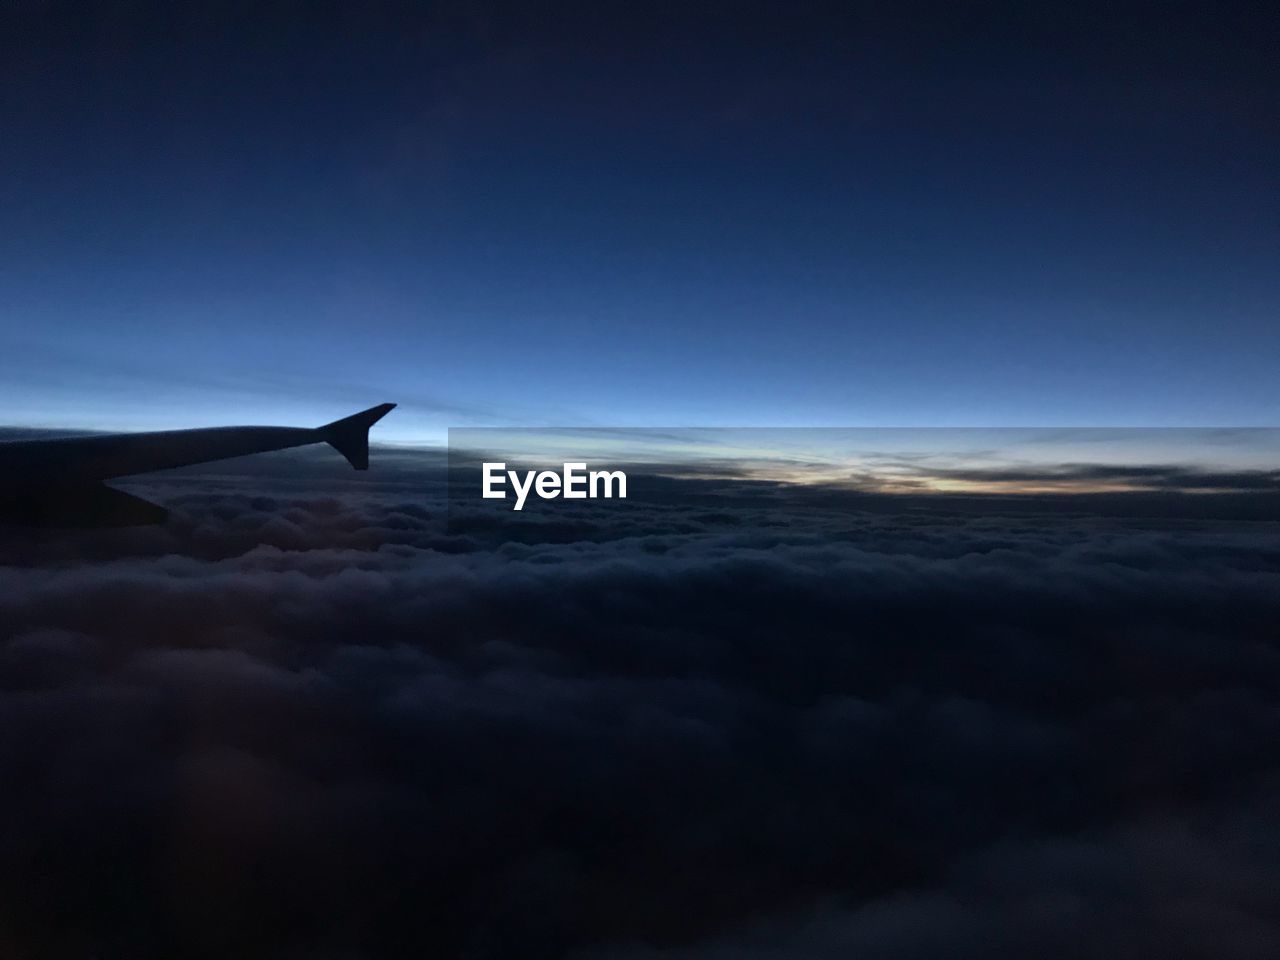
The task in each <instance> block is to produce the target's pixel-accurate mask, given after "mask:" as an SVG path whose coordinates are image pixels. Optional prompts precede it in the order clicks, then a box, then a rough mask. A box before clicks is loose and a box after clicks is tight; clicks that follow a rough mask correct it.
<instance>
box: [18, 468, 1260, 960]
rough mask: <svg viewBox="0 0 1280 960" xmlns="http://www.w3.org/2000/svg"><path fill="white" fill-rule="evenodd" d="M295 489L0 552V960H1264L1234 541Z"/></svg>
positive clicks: (280, 482) (285, 482) (233, 488)
mask: <svg viewBox="0 0 1280 960" xmlns="http://www.w3.org/2000/svg"><path fill="white" fill-rule="evenodd" d="M301 463H303V461H296V462H295V463H294V469H293V470H292V472H291V471H290V470H286V469H281V470H278V471H277V470H275V469H274V468H272V469H267V468H263V470H262V471H261V472H260V473H259V474H258V475H255V476H250V477H243V476H242V477H236V476H233V475H231V474H230V473H226V474H206V475H204V476H193V475H190V474H187V475H174V476H169V477H165V478H160V479H155V480H152V481H148V482H147V484H142V485H139V486H137V487H136V489H137V492H139V493H141V494H142V495H144V496H148V497H150V498H153V499H157V500H160V501H163V502H165V503H166V505H168V506H170V507H171V508H173V510H174V516H175V520H174V522H173V523H172V524H170V525H169V526H168V527H165V528H157V529H138V530H132V531H115V532H88V533H81V534H60V535H58V536H57V537H56V538H51V537H48V536H41V537H38V538H35V537H32V538H27V539H25V540H24V539H21V538H10V539H9V540H7V541H6V542H5V543H4V544H3V546H2V547H0V625H2V626H3V633H2V635H3V637H4V638H5V639H4V642H3V644H2V645H0V770H3V771H4V775H5V782H6V783H10V784H15V785H16V786H15V787H14V788H13V789H10V790H6V791H5V792H4V793H3V795H2V796H0V817H3V820H4V822H5V823H6V824H7V825H8V829H7V830H6V831H5V832H4V835H3V838H0V944H7V945H11V946H12V949H8V950H7V952H8V953H9V954H11V955H14V956H17V957H22V956H37V955H50V954H53V955H58V954H61V955H68V956H83V955H87V954H89V953H90V952H91V950H92V951H97V952H99V953H101V954H103V955H122V956H123V955H128V956H146V955H151V954H154V955H172V954H174V953H182V954H187V955H190V954H192V953H196V954H199V953H205V954H207V955H210V956H226V955H229V954H236V955H246V956H255V955H257V956H284V957H288V956H331V957H394V956H403V955H406V954H408V955H415V956H416V955H422V954H424V953H426V954H430V955H441V956H470V957H490V956H492V957H498V956H517V955H518V956H524V957H535V958H536V957H559V956H565V955H567V954H570V953H575V952H576V953H578V954H581V955H583V956H593V957H599V956H613V955H618V956H652V955H654V954H655V953H656V954H657V955H667V954H669V955H671V956H675V957H702V956H709V957H716V956H729V955H735V956H748V957H750V956H760V957H771V956H784V955H785V956H815V957H822V956H829V955H830V956H834V955H848V954H849V953H850V952H852V953H854V954H858V953H859V952H861V953H862V954H865V955H877V956H885V957H913V956H925V955H927V956H931V957H939V956H983V955H986V956H1000V955H1008V956H1024V955H1028V954H1036V955H1044V956H1064V957H1065V956H1085V955H1090V956H1091V955H1095V953H1096V952H1097V951H1099V950H1100V951H1101V952H1103V953H1116V954H1119V955H1124V950H1122V949H1120V947H1121V946H1123V945H1124V944H1126V943H1127V944H1131V945H1133V946H1132V947H1131V948H1130V954H1131V955H1149V954H1150V953H1151V952H1157V953H1168V954H1170V955H1182V956H1210V955H1212V956H1233V957H1234V956H1238V957H1248V956H1261V955H1264V954H1265V953H1266V950H1265V949H1263V948H1265V947H1268V946H1270V945H1272V944H1274V937H1275V934H1276V929H1277V916H1276V912H1275V909H1274V904H1273V902H1271V901H1270V900H1269V898H1268V896H1267V893H1266V891H1268V890H1269V889H1271V888H1273V887H1274V883H1269V882H1270V881H1274V880H1275V877H1274V876H1272V875H1271V872H1270V871H1269V870H1268V864H1273V863H1274V862H1275V859H1274V857H1271V858H1270V859H1268V855H1267V851H1273V850H1274V841H1275V835H1274V830H1272V829H1270V828H1268V827H1267V826H1266V819H1265V816H1264V815H1263V814H1264V811H1265V810H1266V808H1267V804H1268V802H1269V799H1270V798H1273V796H1274V786H1275V783H1276V779H1275V777H1276V769H1275V759H1274V751H1273V749H1272V745H1273V744H1274V743H1275V742H1276V738H1277V736H1280V709H1277V703H1280V697H1278V696H1277V695H1278V694H1280V655H1278V654H1277V651H1276V647H1275V631H1274V624H1275V623H1276V622H1280V618H1278V616H1277V615H1278V614H1280V589H1278V588H1280V552H1277V550H1276V549H1275V547H1274V544H1273V540H1274V536H1273V533H1274V531H1273V530H1272V526H1273V524H1270V523H1238V522H1224V521H1214V520H1185V519H1178V518H1167V517H1159V518H1154V519H1153V518H1147V519H1142V518H1136V519H1135V518H1133V517H1130V516H1116V517H1108V516H1090V515H1087V514H1084V513H1081V512H1078V511H1074V512H1065V511H1062V510H1060V509H1058V508H1057V507H1055V504H1054V501H1051V500H1049V501H1042V502H1040V503H1039V504H1038V505H1037V506H1036V507H1035V509H1034V512H1031V511H1030V510H1026V511H1022V512H1016V511H1015V512H996V511H993V510H985V511H977V510H968V509H966V510H960V509H955V510H953V509H950V508H948V507H946V506H945V505H943V506H941V507H939V506H938V505H937V503H936V502H935V501H930V503H931V504H933V505H932V506H924V505H921V504H920V503H918V502H917V501H915V500H914V499H912V498H897V499H894V498H868V497H866V496H858V495H848V494H845V495H841V494H839V493H837V492H833V491H810V492H797V491H788V490H786V489H784V488H780V487H778V486H777V485H771V484H744V483H734V482H732V481H727V480H714V481H713V480H701V479H687V480H679V479H665V480H654V481H652V483H653V486H652V487H650V488H649V489H650V490H651V493H652V495H649V496H642V497H639V498H637V499H636V500H635V501H628V502H627V503H626V504H625V505H624V506H625V509H619V504H610V505H606V506H600V505H599V504H598V503H591V504H584V505H581V506H582V507H583V508H582V509H580V510H573V511H553V510H546V511H542V512H541V513H539V514H536V515H531V516H529V517H524V518H522V519H521V520H520V522H519V523H513V522H511V521H510V519H509V518H505V519H502V520H501V522H498V520H495V517H496V516H497V515H495V514H489V513H485V512H483V511H476V512H474V513H467V512H464V513H462V514H457V513H455V514H453V515H449V514H448V511H447V508H446V503H445V501H444V492H445V488H444V485H443V482H442V478H441V477H440V476H439V472H438V471H439V464H434V465H431V466H430V470H429V471H428V472H427V473H422V472H421V471H419V472H417V473H415V468H414V466H413V463H412V461H411V458H408V457H406V458H405V459H404V461H403V462H402V463H401V464H400V466H399V467H398V468H397V470H395V471H392V472H390V473H389V474H388V475H382V474H380V473H379V474H375V473H371V474H370V475H368V476H367V477H359V478H357V479H350V474H342V477H343V478H345V479H343V480H342V481H341V483H337V482H336V481H335V480H334V479H332V478H331V477H330V476H329V474H328V473H327V472H325V471H326V470H327V468H325V467H317V468H316V470H319V471H320V473H316V472H314V471H311V470H310V468H307V471H304V474H305V475H306V476H310V477H312V478H313V479H308V480H306V481H305V482H303V481H301V480H299V478H298V472H297V469H296V468H297V467H298V465H299V464H301ZM308 471H309V472H308ZM336 476H337V475H335V477H336ZM644 488H645V484H643V483H641V484H639V485H638V489H644ZM131 489H135V488H134V487H131ZM575 506H577V505H575ZM447 516H448V517H449V519H452V520H453V521H454V522H453V523H451V524H446V523H445V520H446V517H447ZM1117 891H1119V894H1117ZM1072 929H1080V930H1082V931H1083V935H1082V936H1080V937H1079V938H1077V939H1076V940H1074V941H1073V940H1072V939H1071V938H1070V937H1069V936H1068V935H1067V934H1068V932H1069V931H1070V930H1072ZM1125 938H1128V939H1125ZM1161 945H1164V946H1167V947H1170V948H1171V949H1168V950H1161V949H1157V948H1158V947H1160V946H1161ZM1077 946H1078V949H1077ZM1173 946H1177V947H1179V949H1180V950H1181V953H1179V952H1178V950H1174V949H1172V947H1173ZM979 947H980V948H981V949H979ZM1211 948H1212V949H1211ZM1250 950H1254V952H1253V953H1250V952H1249V951H1250ZM983 951H985V953H983Z"/></svg>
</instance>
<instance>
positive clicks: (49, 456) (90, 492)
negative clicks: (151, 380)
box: [0, 403, 395, 526]
mask: <svg viewBox="0 0 1280 960" xmlns="http://www.w3.org/2000/svg"><path fill="white" fill-rule="evenodd" d="M394 407H395V404H394V403H383V404H379V405H378V406H376V407H370V408H369V409H368V410H362V411H361V412H360V413H357V414H353V415H352V416H350V417H344V418H343V419H341V420H335V421H333V422H332V423H326V424H325V425H324V426H322V427H314V428H302V427H211V428H207V429H199V430H163V431H158V432H154V433H126V434H112V435H104V436H93V437H67V438H64V439H58V440H19V441H12V442H9V443H0V520H3V521H5V522H9V523H21V524H30V525H39V526H51V525H70V526H104V525H106V526H118V525H122V524H133V523H158V522H161V521H162V520H163V519H164V517H165V515H166V512H165V511H164V510H163V509H162V508H160V507H157V506H156V505H155V504H151V503H148V502H147V501H145V500H141V499H139V498H137V497H134V496H131V495H129V494H126V493H122V492H121V491H119V490H113V489H111V488H110V487H107V486H105V485H104V484H103V482H102V481H104V480H111V479H113V478H116V477H129V476H134V475H135V474H140V473H150V472H151V471H153V470H166V469H170V468H172V467H185V466H190V465H191V464H196V463H208V462H210V461H213V460H225V459H227V458H228V457H242V456H246V455H248V454H253V453H266V452H267V451H270V450H285V449H288V448H290V447H301V446H306V445H308V444H312V443H327V444H329V445H330V446H331V447H333V448H334V449H335V450H337V451H338V452H339V453H341V454H342V455H343V456H344V457H346V458H347V462H348V463H350V464H351V466H353V467H354V468H355V469H357V470H367V469H368V468H369V428H370V427H371V426H373V425H374V424H375V423H377V422H378V421H379V420H381V419H382V418H383V417H384V416H386V415H387V413H389V412H390V411H391V410H392V409H393V408H394Z"/></svg>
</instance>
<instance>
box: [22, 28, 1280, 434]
mask: <svg viewBox="0 0 1280 960" xmlns="http://www.w3.org/2000/svg"><path fill="white" fill-rule="evenodd" d="M303 6H304V5H281V6H272V5H266V6H265V7H264V6H263V5H260V4H244V5H237V4H200V5H194V4H169V5H163V6H156V7H151V6H149V5H146V4H125V5H112V10H111V12H109V13H108V12H107V11H106V5H103V6H102V8H101V9H99V10H98V11H97V12H96V13H94V12H86V11H85V9H84V5H75V6H68V7H65V8H60V7H59V6H57V5H51V4H43V3H42V4H35V3H18V4H17V5H16V6H13V5H7V6H6V13H5V14H4V15H3V19H4V23H3V24H2V25H0V26H3V30H0V35H3V37H4V39H3V41H0V43H2V45H3V48H4V49H3V51H0V52H2V53H3V58H2V61H0V62H2V63H3V66H0V71H2V76H0V80H2V81H3V90H4V101H3V113H2V120H3V130H4V135H3V137H0V174H2V175H0V218H2V225H3V230H2V231H0V244H2V245H3V248H2V250H0V258H2V259H0V351H2V353H0V409H3V410H4V416H3V417H0V419H2V420H5V421H7V422H10V423H27V424H46V425H47V424H57V425H78V426H85V427H105V428H121V429H131V428H147V427H153V426H162V425H163V426H184V425H201V424H206V423H217V422H245V421H250V422H285V423H288V422H297V423H308V422H311V421H320V420H325V419H330V418H332V417H334V416H338V415H341V414H343V413H346V412H349V410H350V409H356V408H359V407H362V406H367V405H369V404H372V403H375V402H379V401H382V400H395V401H400V402H401V403H402V404H403V409H402V410H401V411H397V415H396V416H395V417H394V418H390V419H388V421H387V423H386V425H385V431H383V435H384V437H386V438H391V439H402V440H413V439H424V438H425V439H439V438H440V437H441V436H442V432H441V428H442V427H443V426H444V425H447V424H453V425H485V424H494V423H515V424H546V423H557V424H612V425H634V424H646V425H647V424H670V425H685V424H753V425H829V424H830V425H860V424H891V425H913V424H938V425H951V424H1135V425H1147V424H1186V425H1202V424H1273V423H1275V422H1276V420H1277V417H1276V410H1277V409H1278V407H1280V384H1278V382H1277V377H1276V375H1275V371H1276V368H1277V360H1278V359H1280V322H1277V317H1278V316H1280V271H1277V252H1278V251H1280V242H1278V241H1280V202H1278V201H1277V198H1278V197H1280V191H1278V188H1280V183H1278V182H1277V181H1278V180H1280V177H1278V176H1277V170H1278V169H1280V166H1278V165H1277V163H1276V157H1277V156H1280V133H1278V129H1280V127H1278V125H1277V123H1276V118H1277V116H1280V109H1278V108H1280V97H1278V96H1277V89H1278V85H1277V78H1276V73H1277V69H1276V66H1275V63H1274V59H1275V58H1274V51H1275V50H1276V49H1277V46H1276V44H1277V40H1278V39H1280V37H1277V30H1276V28H1275V26H1274V23H1268V22H1267V19H1265V18H1264V16H1263V15H1262V13H1261V10H1260V6H1261V5H1238V6H1232V5H1230V4H1194V5H1185V6H1183V5H1178V4H1148V5H1140V6H1139V5H1131V6H1125V5H1119V6H1117V5H1115V4H1107V5H1099V6H1097V7H1096V8H1094V9H1093V10H1090V9H1089V5H1081V4H1061V5H1048V4H1038V3H1028V4H1019V5H1014V6H1009V7H999V6H995V5H987V4H984V5H976V4H975V5H970V4H960V5H956V4H946V5H924V4H914V5H913V4H866V5H859V4H833V5H821V4H782V3H779V4H775V5H751V4H741V3H735V4H728V5H723V6H718V7H716V6H713V5H699V9H698V11H697V12H691V11H688V10H681V9H680V7H679V6H678V5H661V6H647V5H636V4H627V5H610V4H593V5H584V6H581V7H575V6H571V5H564V4H559V5H550V6H554V7H555V11H554V12H549V6H547V5H539V4H531V5H529V4H527V5H511V6H503V5H494V4H456V3H455V4H449V5H442V6H439V7H436V8H431V7H424V6H422V5H417V6H414V7H405V6H399V5H388V4H376V3H375V4H359V5H356V4H351V5H347V9H346V10H345V11H344V10H343V7H342V5H334V6H328V5H305V6H306V7H307V11H306V12H305V14H304V12H303ZM357 7H358V8H359V9H358V10H357ZM952 8H965V9H952ZM1251 8H1252V9H1254V10H1256V11H1257V12H1256V13H1253V14H1251V13H1250V12H1249V11H1250V9H1251ZM393 421H394V422H393ZM380 429H381V428H380Z"/></svg>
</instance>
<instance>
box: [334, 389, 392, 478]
mask: <svg viewBox="0 0 1280 960" xmlns="http://www.w3.org/2000/svg"><path fill="white" fill-rule="evenodd" d="M395 406H396V405H395V404H394V403H380V404H378V405H377V406H376V407H370V408H369V409H368V410H361V411H360V412H359V413H353V414H352V415H351V416H349V417H343V418H342V419H341V420H335V421H333V423H326V424H325V425H324V426H323V427H320V428H319V430H320V434H321V436H323V437H324V439H325V440H326V441H327V442H328V444H329V446H331V447H333V449H335V450H337V451H338V452H339V453H340V454H342V455H343V456H344V457H346V458H347V462H348V463H349V464H351V466H353V467H355V468H356V469H357V470H368V469H369V428H370V427H372V426H373V425H374V424H375V423H377V422H378V421H379V420H381V419H382V418H383V417H385V416H386V415H387V414H388V413H390V412H391V411H392V410H394V409H395Z"/></svg>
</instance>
